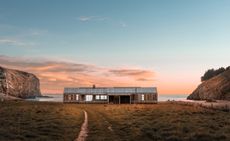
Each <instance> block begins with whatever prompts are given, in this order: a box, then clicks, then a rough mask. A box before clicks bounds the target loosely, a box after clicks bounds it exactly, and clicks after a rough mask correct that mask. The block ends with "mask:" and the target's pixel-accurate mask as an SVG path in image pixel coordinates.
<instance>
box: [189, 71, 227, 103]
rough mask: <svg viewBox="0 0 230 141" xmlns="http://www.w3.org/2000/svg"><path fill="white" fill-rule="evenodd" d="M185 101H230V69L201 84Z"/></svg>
mask: <svg viewBox="0 0 230 141" xmlns="http://www.w3.org/2000/svg"><path fill="white" fill-rule="evenodd" d="M187 99H190V100H210V99H212V100H230V69H228V70H226V71H224V72H222V73H220V74H219V75H217V76H215V77H213V78H211V79H209V80H207V81H204V82H203V83H201V84H200V85H199V86H198V87H197V89H195V91H193V93H192V94H191V95H189V96H188V98H187Z"/></svg>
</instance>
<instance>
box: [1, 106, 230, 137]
mask: <svg viewBox="0 0 230 141" xmlns="http://www.w3.org/2000/svg"><path fill="white" fill-rule="evenodd" d="M0 107H1V109H0V115H1V116H0V134H1V136H0V140H1V141H6V140H43V141H45V140H63V141H64V140H66V141H71V140H74V138H76V137H77V135H78V133H79V131H80V127H81V124H82V123H83V117H84V116H83V112H82V111H83V110H85V111H87V113H88V120H89V121H88V123H89V125H88V128H89V133H88V137H87V140H88V141H101V140H105V141H113V140H116V141H119V140H145V141H148V140H149V141H150V140H151V141H152V140H159V141H161V140H162V141H167V140H170V141H171V140H172V141H173V140H189V141H196V140H199V141H202V140H205V141H206V140H209V141H212V140H226V141H227V140H230V134H229V132H230V120H229V119H230V113H229V112H223V111H218V110H211V109H205V108H202V107H194V106H189V105H179V104H176V103H169V102H168V103H159V104H152V105H151V104H143V105H96V104H92V105H78V104H61V103H60V104H58V103H39V102H7V103H0Z"/></svg>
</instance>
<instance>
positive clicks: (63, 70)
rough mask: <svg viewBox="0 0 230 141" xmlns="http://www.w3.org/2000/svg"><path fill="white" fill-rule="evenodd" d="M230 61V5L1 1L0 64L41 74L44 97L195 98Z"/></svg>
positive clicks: (198, 0)
mask: <svg viewBox="0 0 230 141" xmlns="http://www.w3.org/2000/svg"><path fill="white" fill-rule="evenodd" d="M229 62H230V1H229V0H1V1H0V65H1V66H3V67H8V68H13V69H20V70H23V71H28V72H31V73H34V74H36V75H37V76H38V77H39V79H40V81H41V89H42V92H43V93H62V92H63V88H64V87H76V86H92V85H93V84H96V86H156V87H157V88H158V91H159V93H160V94H189V93H191V92H192V91H193V90H194V89H195V87H196V86H197V85H198V84H199V83H200V77H201V75H202V74H203V73H204V72H205V71H206V70H207V69H209V68H219V67H222V66H223V67H226V66H229V65H230V63H229Z"/></svg>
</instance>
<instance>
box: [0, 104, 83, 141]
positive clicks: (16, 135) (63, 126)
mask: <svg viewBox="0 0 230 141" xmlns="http://www.w3.org/2000/svg"><path fill="white" fill-rule="evenodd" d="M75 106H76V105H64V104H61V103H45V102H23V101H19V102H15V101H12V102H3V103H0V140H1V141H8V140H10V141H16V140H17V141H20V140H23V141H24V140H25V141H31V140H33V141H40V140H42V141H51V140H55V141H59V140H67V141H69V140H73V139H74V138H75V137H76V136H77V134H78V132H79V131H80V127H81V124H82V122H83V118H84V116H83V113H82V111H81V110H80V109H78V108H75Z"/></svg>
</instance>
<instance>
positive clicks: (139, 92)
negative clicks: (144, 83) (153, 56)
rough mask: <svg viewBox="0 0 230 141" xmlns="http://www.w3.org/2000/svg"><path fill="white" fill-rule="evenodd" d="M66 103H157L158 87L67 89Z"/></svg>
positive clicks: (65, 92)
mask: <svg viewBox="0 0 230 141" xmlns="http://www.w3.org/2000/svg"><path fill="white" fill-rule="evenodd" d="M63 102H64V103H101V104H103V103H104V104H106V103H107V104H135V103H156V102H157V88H156V87H95V86H93V87H78V88H65V89H64V96H63Z"/></svg>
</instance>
